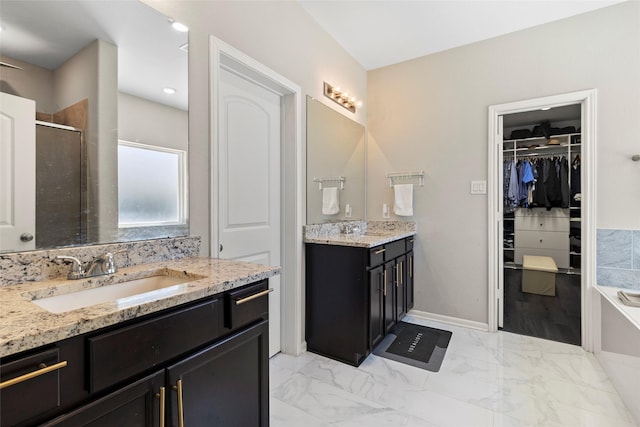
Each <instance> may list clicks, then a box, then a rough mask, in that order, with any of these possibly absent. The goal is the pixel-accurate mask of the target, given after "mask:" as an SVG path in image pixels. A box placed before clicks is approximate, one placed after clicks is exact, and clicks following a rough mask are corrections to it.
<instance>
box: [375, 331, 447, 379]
mask: <svg viewBox="0 0 640 427" xmlns="http://www.w3.org/2000/svg"><path fill="white" fill-rule="evenodd" d="M451 335H452V333H451V332H449V331H443V330H441V329H435V328H430V327H428V326H421V325H414V324H413V323H407V322H398V323H396V325H395V326H394V327H393V329H392V330H391V332H390V333H389V334H388V335H387V336H386V337H385V338H384V340H382V342H381V343H380V344H379V345H378V346H377V347H376V348H375V349H374V350H373V354H375V355H376V356H380V357H384V358H386V359H390V360H395V361H396V362H400V363H405V364H407V365H411V366H415V367H416V368H421V369H426V370H428V371H432V372H438V371H439V370H440V365H442V361H443V360H444V354H445V352H446V351H447V346H448V345H449V341H450V340H451Z"/></svg>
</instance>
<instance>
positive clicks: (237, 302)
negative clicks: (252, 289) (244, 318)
mask: <svg viewBox="0 0 640 427" xmlns="http://www.w3.org/2000/svg"><path fill="white" fill-rule="evenodd" d="M270 292H273V288H269V289H265V290H264V291H260V292H258V293H257V294H253V295H249V296H248V297H245V298H241V299H239V300H236V305H240V304H244V303H245V302H249V301H251V300H252V299H256V298H260V297H261V296H263V295H266V294H268V293H270Z"/></svg>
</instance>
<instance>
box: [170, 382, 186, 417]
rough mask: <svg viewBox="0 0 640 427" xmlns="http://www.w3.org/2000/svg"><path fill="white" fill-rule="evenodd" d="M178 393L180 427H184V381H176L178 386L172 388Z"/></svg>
mask: <svg viewBox="0 0 640 427" xmlns="http://www.w3.org/2000/svg"><path fill="white" fill-rule="evenodd" d="M172 388H173V389H174V390H175V391H177V392H178V427H184V405H183V402H182V380H178V381H176V385H174V386H173V387H172Z"/></svg>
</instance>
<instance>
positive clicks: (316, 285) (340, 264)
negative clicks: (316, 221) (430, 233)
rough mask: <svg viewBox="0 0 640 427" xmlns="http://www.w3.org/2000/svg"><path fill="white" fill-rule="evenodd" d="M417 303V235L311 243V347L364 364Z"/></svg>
mask: <svg viewBox="0 0 640 427" xmlns="http://www.w3.org/2000/svg"><path fill="white" fill-rule="evenodd" d="M412 307H413V237H409V238H406V239H400V240H396V241H393V242H389V243H386V244H384V245H379V246H376V247H373V248H362V247H352V246H340V245H325V244H314V243H307V244H306V341H307V348H308V349H309V351H312V352H315V353H318V354H322V355H324V356H327V357H330V358H332V359H336V360H339V361H342V362H345V363H348V364H351V365H354V366H358V365H360V364H361V363H362V361H363V360H364V359H365V358H366V357H367V355H369V353H371V351H373V348H374V347H375V346H376V345H378V343H380V341H382V339H383V338H384V337H385V336H386V335H387V333H388V332H389V331H390V330H391V328H393V326H394V325H395V323H396V322H397V321H398V320H400V319H402V317H403V316H404V315H405V314H406V313H407V311H408V310H409V309H411V308H412Z"/></svg>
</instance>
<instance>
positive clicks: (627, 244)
mask: <svg viewBox="0 0 640 427" xmlns="http://www.w3.org/2000/svg"><path fill="white" fill-rule="evenodd" d="M596 250H597V254H596V279H597V282H598V285H602V286H616V287H619V288H626V289H634V290H640V230H609V229H598V231H597V240H596Z"/></svg>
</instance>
